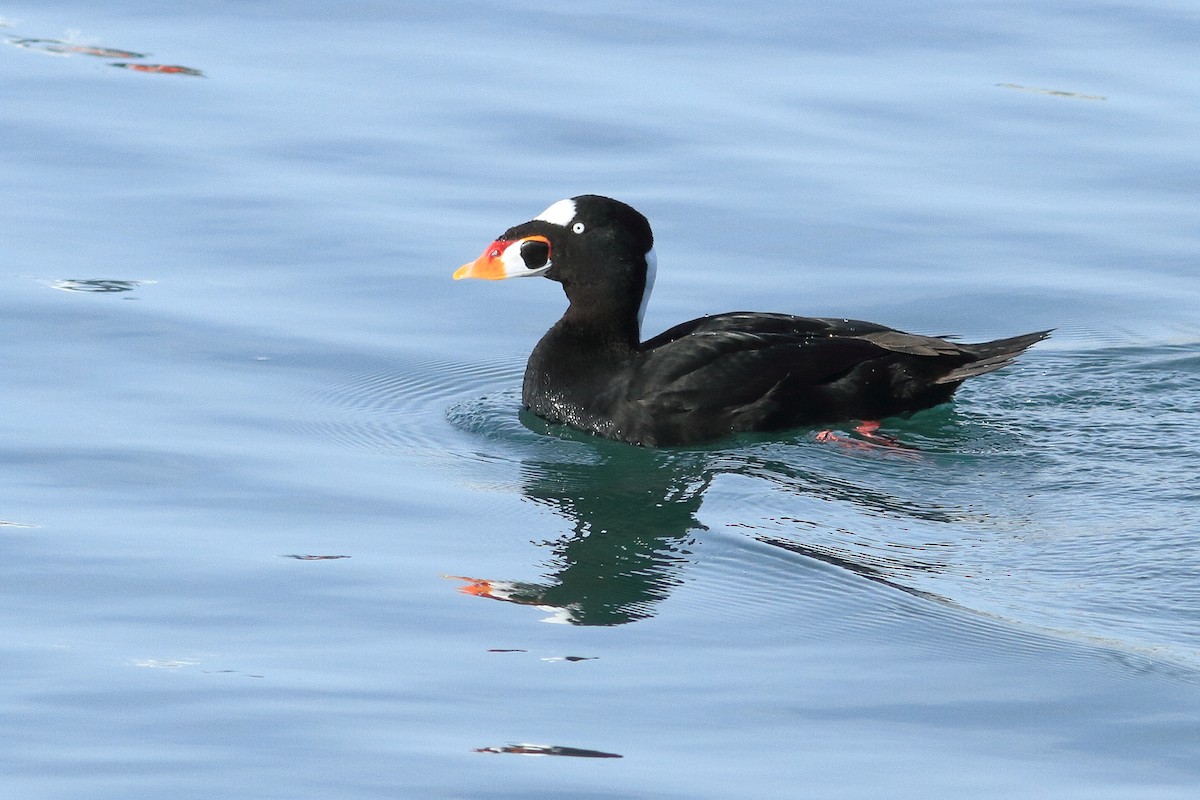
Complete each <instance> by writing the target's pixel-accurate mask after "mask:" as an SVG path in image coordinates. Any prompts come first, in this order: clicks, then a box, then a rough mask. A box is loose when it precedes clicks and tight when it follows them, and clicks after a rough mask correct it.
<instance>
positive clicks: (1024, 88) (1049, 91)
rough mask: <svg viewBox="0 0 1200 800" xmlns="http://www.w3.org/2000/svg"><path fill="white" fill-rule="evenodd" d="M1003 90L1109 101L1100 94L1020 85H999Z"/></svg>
mask: <svg viewBox="0 0 1200 800" xmlns="http://www.w3.org/2000/svg"><path fill="white" fill-rule="evenodd" d="M996 85H997V86H999V87H1000V88H1001V89H1013V90H1015V91H1018V92H1033V93H1034V94H1048V95H1051V96H1053V97H1072V98H1074V99H1076V100H1107V99H1108V98H1107V97H1105V96H1104V95H1099V94H1080V93H1079V92H1064V91H1061V90H1059V89H1040V88H1038V87H1036V86H1022V85H1021V84H1019V83H997V84H996Z"/></svg>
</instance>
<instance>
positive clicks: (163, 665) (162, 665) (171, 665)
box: [133, 658, 200, 669]
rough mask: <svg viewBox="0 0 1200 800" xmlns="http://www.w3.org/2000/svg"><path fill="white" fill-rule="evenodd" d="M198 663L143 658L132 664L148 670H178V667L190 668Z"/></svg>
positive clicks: (187, 660) (182, 660) (185, 660)
mask: <svg viewBox="0 0 1200 800" xmlns="http://www.w3.org/2000/svg"><path fill="white" fill-rule="evenodd" d="M199 663H200V662H199V661H191V660H189V659H182V658H181V659H164V658H143V659H138V660H136V661H134V662H133V665H134V666H135V667H147V668H149V669H179V668H180V667H190V666H192V665H193V664H199Z"/></svg>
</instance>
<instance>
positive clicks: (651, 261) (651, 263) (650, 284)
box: [638, 247, 658, 336]
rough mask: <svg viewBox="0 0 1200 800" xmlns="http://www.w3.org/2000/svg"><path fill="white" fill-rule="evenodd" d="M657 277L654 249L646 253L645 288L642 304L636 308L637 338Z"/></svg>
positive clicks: (656, 259) (639, 334)
mask: <svg viewBox="0 0 1200 800" xmlns="http://www.w3.org/2000/svg"><path fill="white" fill-rule="evenodd" d="M657 275H658V256H657V255H656V254H655V252H654V248H653V247H651V248H650V252H648V253H646V288H645V289H643V290H642V304H641V305H640V306H638V336H641V335H642V320H644V319H645V318H646V306H647V305H649V304H650V292H652V291H654V279H655V277H657Z"/></svg>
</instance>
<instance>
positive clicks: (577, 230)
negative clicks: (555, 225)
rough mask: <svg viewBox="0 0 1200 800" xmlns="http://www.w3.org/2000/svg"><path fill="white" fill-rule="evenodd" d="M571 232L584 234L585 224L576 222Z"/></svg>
mask: <svg viewBox="0 0 1200 800" xmlns="http://www.w3.org/2000/svg"><path fill="white" fill-rule="evenodd" d="M571 230H573V231H574V232H575V233H583V223H582V222H576V223H575V224H574V225H572V226H571Z"/></svg>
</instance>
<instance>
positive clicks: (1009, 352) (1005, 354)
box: [934, 328, 1054, 383]
mask: <svg viewBox="0 0 1200 800" xmlns="http://www.w3.org/2000/svg"><path fill="white" fill-rule="evenodd" d="M1053 330H1054V329H1053V328H1051V329H1050V330H1048V331H1037V332H1035V333H1026V334H1022V335H1021V336H1010V337H1009V338H1007V339H996V340H994V341H991V342H980V343H979V344H964V345H962V349H963V350H965V351H966V352H968V353H971V354H973V355H975V356H977V358H976V360H974V361H972V362H970V363H968V364H963V365H962V366H961V367H955V368H954V369H952V370H950V371H949V372H947V373H946V374H945V375H943V376H941V377H940V378H938V379H937V380H935V381H934V383H961V382H962V381H965V380H966V379H967V378H974V377H975V376H976V375H986V374H987V373H989V372H995V371H996V370H998V369H1000V368H1001V367H1007V366H1008V365H1009V364H1011V363H1012V362H1013V359H1015V358H1016V357H1017V356H1019V355H1021V353H1024V352H1025V351H1026V350H1027V349H1029V348H1030V347H1031V346H1033V345H1035V344H1037V343H1038V342H1040V341H1042V340H1043V339H1045V338H1046V337H1047V336H1049V335H1050V334H1051V333H1052V332H1053Z"/></svg>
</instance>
